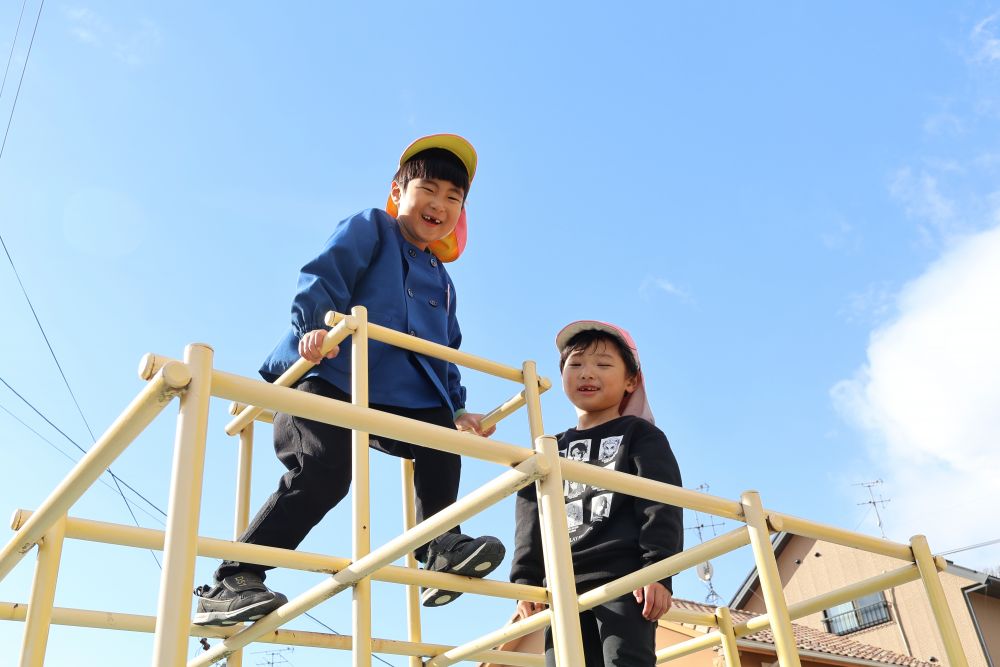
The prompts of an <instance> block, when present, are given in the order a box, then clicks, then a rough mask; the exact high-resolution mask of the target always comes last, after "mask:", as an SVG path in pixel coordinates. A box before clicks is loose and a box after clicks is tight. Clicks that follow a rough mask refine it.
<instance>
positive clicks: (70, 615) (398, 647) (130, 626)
mask: <svg viewBox="0 0 1000 667" xmlns="http://www.w3.org/2000/svg"><path fill="white" fill-rule="evenodd" d="M27 607H28V605H27V604H25V603H16V602H0V621H20V622H23V621H24V620H25V616H26V615H27ZM52 623H53V624H54V625H65V626H72V627H79V628H95V629H101V630H125V631H129V632H146V633H151V632H153V629H154V626H155V624H156V617H155V616H140V615H138V614H121V613H112V612H107V611H92V610H85V609H69V608H65V607H55V608H54V609H53V610H52ZM241 629H242V628H241V627H235V626H229V627H220V626H215V627H202V626H197V625H193V626H191V635H192V636H193V637H209V638H225V637H230V636H232V635H234V634H236V633H237V632H239V631H240V630H241ZM257 641H259V642H261V643H265V644H283V645H286V646H305V647H311V648H325V649H336V650H341V651H349V650H351V638H350V637H348V636H344V635H333V634H327V633H322V632H306V631H304V630H275V631H274V632H272V633H269V634H266V635H264V636H262V637H261V638H260V639H258V640H257ZM448 648H450V647H449V646H446V645H443V644H425V643H414V642H404V641H397V640H392V639H372V651H373V652H375V653H385V654H388V655H406V656H432V655H436V654H437V653H440V652H441V651H444V650H447V649H448ZM472 659H474V660H482V661H484V662H491V663H495V664H504V665H524V666H525V667H542V666H543V665H544V664H545V658H544V656H541V655H529V654H524V653H514V652H511V651H483V652H481V653H479V654H476V655H474V656H472Z"/></svg>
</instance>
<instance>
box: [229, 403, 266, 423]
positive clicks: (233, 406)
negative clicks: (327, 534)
mask: <svg viewBox="0 0 1000 667" xmlns="http://www.w3.org/2000/svg"><path fill="white" fill-rule="evenodd" d="M246 407H247V406H246V405H244V404H243V403H237V402H235V401H233V402H231V403H230V404H229V414H231V415H234V416H235V415H238V414H240V413H241V412H242V411H243V409H244V408H246ZM254 419H255V420H256V421H259V422H265V423H267V424H273V423H274V410H262V411H261V413H260V414H259V415H257V416H256V417H254Z"/></svg>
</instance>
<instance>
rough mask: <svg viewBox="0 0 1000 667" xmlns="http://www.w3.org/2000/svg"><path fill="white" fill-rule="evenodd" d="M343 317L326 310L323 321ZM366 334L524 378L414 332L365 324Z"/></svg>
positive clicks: (502, 375)
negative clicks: (366, 327)
mask: <svg viewBox="0 0 1000 667" xmlns="http://www.w3.org/2000/svg"><path fill="white" fill-rule="evenodd" d="M344 319H345V316H344V315H342V314H341V313H335V312H333V311H330V312H329V313H327V314H326V320H325V321H326V325H327V326H334V325H336V324H338V323H340V322H342V321H343V320H344ZM368 336H369V338H371V339H372V340H377V341H379V342H381V343H386V344H387V345H393V346H395V347H399V348H402V349H404V350H409V351H410V352H416V353H417V354H423V355H425V356H428V357H434V358H435V359H444V360H445V361H450V362H451V363H453V364H455V365H457V366H462V367H463V368H471V369H472V370H474V371H480V372H482V373H486V374H488V375H493V376H496V377H500V378H504V379H507V380H512V381H514V382H517V383H518V384H520V383H521V382H523V381H524V380H523V379H522V377H521V371H519V370H518V369H516V368H513V367H511V366H505V365H503V364H499V363H497V362H495V361H490V360H489V359H484V358H482V357H477V356H476V355H474V354H469V353H468V352H461V351H459V350H456V349H454V348H452V347H448V346H447V345H440V344H438V343H432V342H430V341H429V340H424V339H423V338H417V337H416V336H410V335H409V334H405V333H403V332H401V331H396V330H395V329H389V328H388V327H383V326H379V325H378V324H369V325H368Z"/></svg>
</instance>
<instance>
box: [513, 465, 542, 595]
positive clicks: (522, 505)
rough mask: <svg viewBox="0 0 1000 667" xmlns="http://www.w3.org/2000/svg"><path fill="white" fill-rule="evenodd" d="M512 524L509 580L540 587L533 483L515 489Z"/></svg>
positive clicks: (539, 543) (539, 546)
mask: <svg viewBox="0 0 1000 667" xmlns="http://www.w3.org/2000/svg"><path fill="white" fill-rule="evenodd" d="M515 508H516V509H515V520H516V523H515V526H514V559H513V562H512V563H511V565H510V580H511V581H512V582H513V583H515V584H526V585H528V586H541V585H542V580H543V579H544V578H545V565H544V561H543V559H542V530H541V527H540V525H539V521H538V497H537V496H536V495H535V485H534V484H529V485H528V486H525V487H524V488H522V489H521V490H520V491H518V492H517V503H516V505H515Z"/></svg>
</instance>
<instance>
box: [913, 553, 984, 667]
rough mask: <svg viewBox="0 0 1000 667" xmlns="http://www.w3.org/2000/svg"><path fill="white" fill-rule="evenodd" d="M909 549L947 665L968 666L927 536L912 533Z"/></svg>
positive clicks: (954, 666)
mask: <svg viewBox="0 0 1000 667" xmlns="http://www.w3.org/2000/svg"><path fill="white" fill-rule="evenodd" d="M910 549H912V550H913V560H914V561H915V562H916V564H917V570H918V571H919V572H920V578H921V579H922V580H923V582H924V589H926V591H927V600H928V602H930V603H931V611H932V612H934V620H935V621H937V626H938V632H939V633H940V634H941V641H942V643H944V651H945V653H946V654H947V656H948V663H949V666H950V667H968V664H969V661H968V659H967V658H966V657H965V652H964V651H963V650H962V642H961V640H960V639H959V637H958V628H956V627H955V619H954V618H953V617H952V615H951V610H950V609H949V608H948V600H947V599H945V596H944V588H943V587H942V586H941V579H939V578H938V570H937V567H936V566H935V564H934V556H933V555H931V549H930V547H929V546H928V545H927V538H926V537H924V536H923V535H914V536H913V537H911V538H910Z"/></svg>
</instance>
